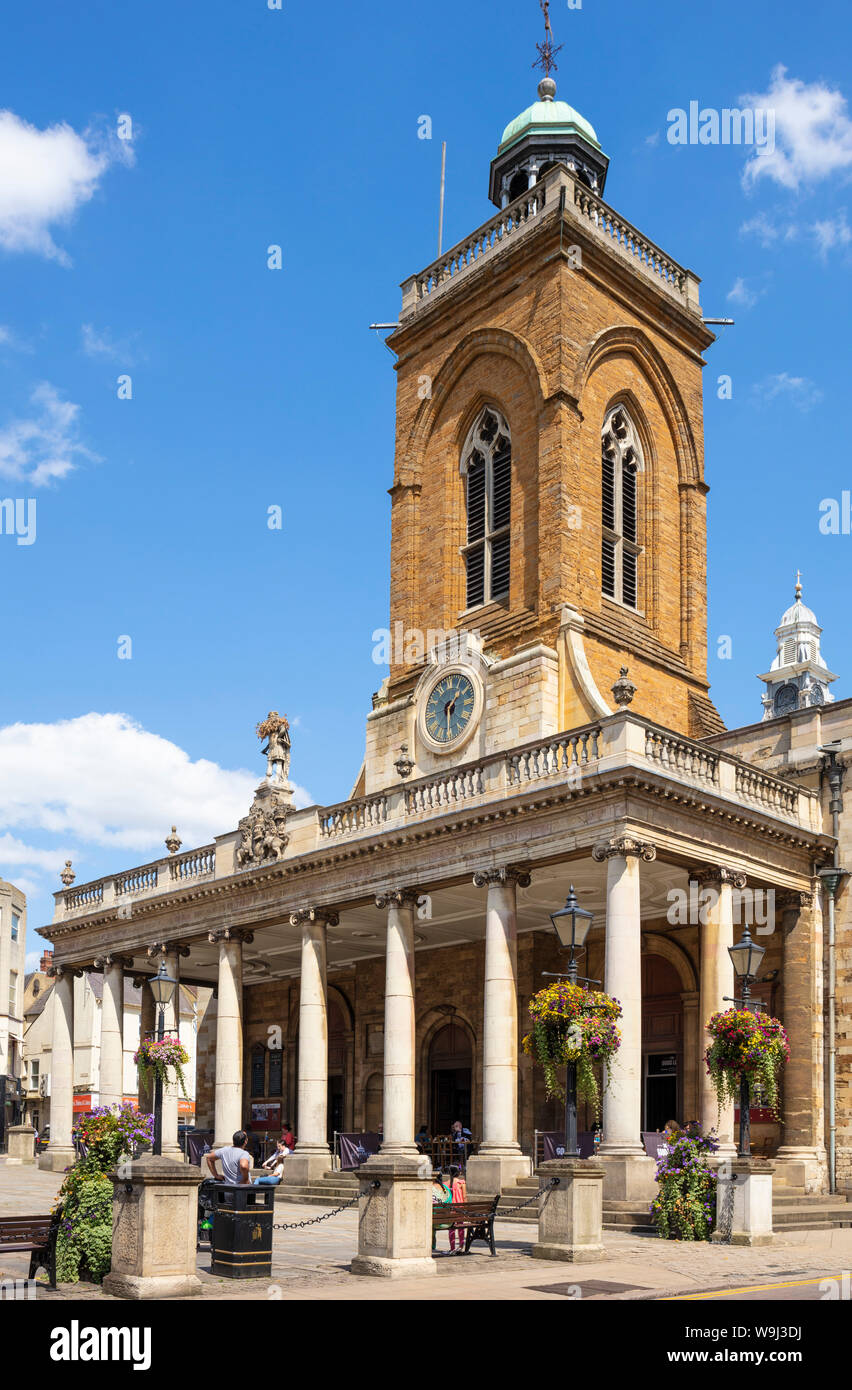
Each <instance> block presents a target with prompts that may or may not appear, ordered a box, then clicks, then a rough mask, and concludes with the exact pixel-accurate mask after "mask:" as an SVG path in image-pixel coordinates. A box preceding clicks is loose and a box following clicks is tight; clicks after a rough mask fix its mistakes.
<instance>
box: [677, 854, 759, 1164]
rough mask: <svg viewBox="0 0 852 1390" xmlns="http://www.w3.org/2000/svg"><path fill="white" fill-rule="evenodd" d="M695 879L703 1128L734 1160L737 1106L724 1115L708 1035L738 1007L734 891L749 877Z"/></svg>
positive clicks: (713, 874) (713, 872) (700, 873)
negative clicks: (708, 1057) (707, 1058)
mask: <svg viewBox="0 0 852 1390" xmlns="http://www.w3.org/2000/svg"><path fill="white" fill-rule="evenodd" d="M690 877H692V878H696V879H697V880H698V882H699V884H700V886H701V893H700V895H699V897H700V901H701V904H702V906H701V910H700V914H699V922H700V925H699V940H700V977H699V990H698V993H699V1003H698V1020H699V1027H700V1031H701V1044H700V1048H699V1052H700V1057H701V1072H700V1076H701V1086H700V1091H699V1097H700V1109H701V1117H700V1118H701V1128H702V1130H703V1131H704V1133H705V1134H707V1133H709V1131H710V1130H711V1129H715V1130H716V1134H717V1137H718V1143H719V1149H718V1157H719V1158H720V1159H726V1158H734V1157H735V1156H736V1152H737V1148H736V1144H735V1143H734V1107H733V1105H726V1106H724V1107H723V1109H722V1110H721V1112H720V1111H719V1107H718V1105H717V1103H716V1092H715V1090H714V1089H713V1082H712V1080H711V1078H710V1076H709V1075H708V1073H707V1067H706V1064H705V1063H704V1060H703V1059H704V1053H705V1052H706V1050H707V1046H708V1044H709V1042H710V1035H709V1033H708V1032H707V1031H706V1028H707V1023H708V1020H709V1019H710V1018H711V1017H712V1015H713V1014H715V1013H721V1012H722V1011H723V1010H725V1009H730V1008H733V1005H732V1004H731V1003H730V1002H729V1001H730V1000H731V999H733V997H734V994H735V990H734V964H733V961H732V960H731V957H730V955H729V954H728V947H729V946H733V944H734V900H733V890H734V888H736V889H737V890H738V891H740V890H741V889H743V888H745V886H746V876H745V874H744V873H740V872H739V871H738V870H735V869H727V868H724V867H722V866H719V865H710V866H708V867H705V868H701V869H696V870H693V871H692V873H691V874H690Z"/></svg>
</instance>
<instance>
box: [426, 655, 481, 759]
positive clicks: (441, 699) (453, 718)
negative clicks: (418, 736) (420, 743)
mask: <svg viewBox="0 0 852 1390" xmlns="http://www.w3.org/2000/svg"><path fill="white" fill-rule="evenodd" d="M475 703H476V692H475V691H474V688H473V682H472V681H470V680H469V679H468V677H467V676H463V675H461V674H460V673H459V672H457V671H456V672H453V673H452V674H451V675H448V676H441V678H440V680H438V681H436V682H435V684H434V685H433V687H432V690H431V692H430V695H429V699H428V700H427V701H426V716H425V722H426V732H427V733H428V735H429V737H430V738H431V739H433V740H434V741H435V743H453V742H455V740H456V739H457V738H458V737H459V735H460V734H462V733H463V732H464V730H465V729H466V728H467V726H468V724H469V723H470V721H471V719H472V717H473V710H474V705H475Z"/></svg>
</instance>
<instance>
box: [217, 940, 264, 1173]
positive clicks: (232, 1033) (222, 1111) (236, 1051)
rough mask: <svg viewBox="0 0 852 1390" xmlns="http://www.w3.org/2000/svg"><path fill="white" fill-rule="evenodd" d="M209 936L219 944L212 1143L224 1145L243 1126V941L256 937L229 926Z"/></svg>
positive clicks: (218, 1146)
mask: <svg viewBox="0 0 852 1390" xmlns="http://www.w3.org/2000/svg"><path fill="white" fill-rule="evenodd" d="M207 939H208V940H209V941H210V942H211V943H212V944H214V945H216V944H218V947H219V980H218V1011H217V1015H216V1059H215V1060H216V1083H215V1111H214V1113H215V1119H214V1122H213V1147H214V1148H222V1147H223V1146H225V1145H228V1144H230V1143H231V1141H232V1139H233V1137H234V1134H235V1133H236V1132H237V1130H238V1129H242V1127H243V942H250V941H252V940H253V939H254V938H253V933H252V932H244V931H239V930H234V929H232V928H230V927H228V928H226V929H225V930H224V931H212V932H210V933H209V934H208V938H207Z"/></svg>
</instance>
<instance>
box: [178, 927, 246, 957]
mask: <svg viewBox="0 0 852 1390" xmlns="http://www.w3.org/2000/svg"><path fill="white" fill-rule="evenodd" d="M207 940H208V941H209V942H210V944H211V946H215V945H216V943H217V942H219V941H242V942H243V944H244V945H246V946H250V945H251V943H252V941H254V932H253V931H246V930H245V929H244V928H243V927H223V928H222V929H221V931H209V932H208V933H207ZM181 954H183V952H181ZM186 954H187V955H189V947H188V946H187V948H186Z"/></svg>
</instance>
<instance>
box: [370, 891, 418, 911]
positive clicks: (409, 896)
mask: <svg viewBox="0 0 852 1390" xmlns="http://www.w3.org/2000/svg"><path fill="white" fill-rule="evenodd" d="M422 897H423V894H422V892H421V891H420V889H419V888H389V889H388V890H387V892H385V893H377V894H376V907H416V906H417V904H418V902H419V900H420V899H421V898H422Z"/></svg>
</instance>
